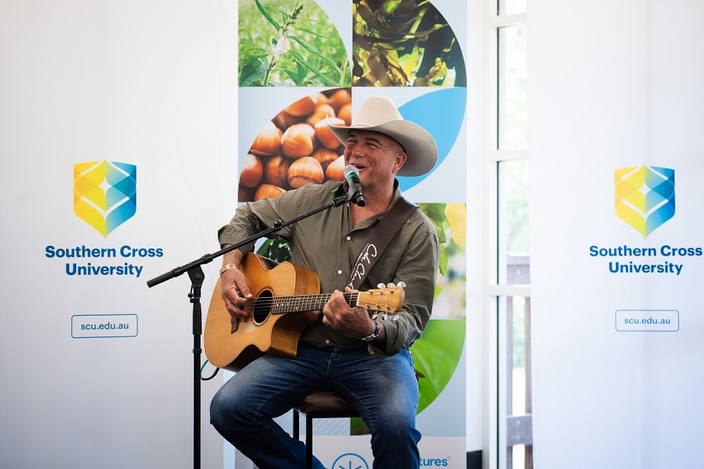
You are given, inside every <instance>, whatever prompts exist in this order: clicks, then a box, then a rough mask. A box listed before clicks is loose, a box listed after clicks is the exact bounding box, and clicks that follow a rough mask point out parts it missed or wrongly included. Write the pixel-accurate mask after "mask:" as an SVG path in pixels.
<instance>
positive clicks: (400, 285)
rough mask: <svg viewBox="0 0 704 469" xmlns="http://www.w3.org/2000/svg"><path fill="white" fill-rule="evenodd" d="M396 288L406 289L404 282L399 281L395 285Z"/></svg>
mask: <svg viewBox="0 0 704 469" xmlns="http://www.w3.org/2000/svg"><path fill="white" fill-rule="evenodd" d="M396 286H397V287H401V288H406V282H404V281H400V282H398V283H397V284H396Z"/></svg>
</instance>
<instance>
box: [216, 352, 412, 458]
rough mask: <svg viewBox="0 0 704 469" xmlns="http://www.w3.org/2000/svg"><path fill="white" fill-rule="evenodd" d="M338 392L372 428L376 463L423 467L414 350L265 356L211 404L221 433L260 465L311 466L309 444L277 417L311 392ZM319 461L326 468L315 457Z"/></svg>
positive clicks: (248, 368)
mask: <svg viewBox="0 0 704 469" xmlns="http://www.w3.org/2000/svg"><path fill="white" fill-rule="evenodd" d="M329 390H333V391H337V392H339V393H341V394H343V395H344V396H345V397H347V398H348V399H349V400H350V402H352V403H353V404H354V406H355V408H356V409H357V411H358V412H359V415H360V416H361V417H362V419H363V420H364V422H365V423H366V424H367V427H368V428H369V430H370V432H371V446H372V454H373V455H374V466H373V467H374V468H387V469H388V468H391V467H402V468H404V469H413V468H418V467H420V455H419V453H418V441H420V437H421V435H420V432H419V431H418V430H416V428H415V421H416V410H417V408H418V383H417V381H416V376H415V371H414V368H413V358H412V356H411V353H410V351H409V350H407V349H404V350H402V351H401V352H400V353H398V354H396V355H393V356H391V357H386V358H378V357H375V356H373V355H371V354H370V353H369V352H368V351H367V349H366V348H363V349H356V350H340V349H336V348H317V347H311V346H307V345H304V344H299V346H298V356H297V357H296V358H293V359H288V358H282V357H275V356H272V355H265V356H263V357H260V358H258V359H257V360H255V361H253V362H252V363H250V364H249V365H247V366H246V367H244V368H243V369H242V370H241V371H239V372H238V373H236V374H235V375H234V376H233V377H232V379H230V380H229V381H228V382H227V383H225V384H224V385H223V386H222V388H220V390H219V391H218V392H217V393H216V395H215V396H214V397H213V400H212V402H211V404H210V421H211V423H212V424H213V426H214V427H215V428H216V429H217V431H218V432H219V433H220V434H221V435H222V436H223V437H224V438H225V439H227V441H229V442H230V443H231V444H232V445H234V446H235V447H236V448H237V449H238V450H240V451H241V452H242V453H243V454H244V455H245V456H247V457H248V458H249V459H251V460H252V461H253V462H254V463H255V464H256V465H257V466H258V467H259V468H261V469H267V468H272V469H289V468H297V467H304V465H305V445H304V444H303V442H301V441H299V440H296V439H293V438H291V436H290V435H289V434H288V433H287V432H286V431H284V430H283V429H282V428H281V427H280V426H279V425H278V424H277V423H276V422H275V421H274V420H273V419H274V418H275V417H278V416H280V415H283V414H284V413H286V412H288V411H289V410H290V409H291V408H292V407H293V406H294V405H295V404H296V403H297V402H298V401H299V400H300V399H301V398H302V397H303V396H304V395H305V394H308V393H310V392H313V391H329ZM313 459H314V461H313V466H314V467H316V468H317V469H318V468H322V467H323V465H322V464H321V463H320V461H318V460H317V459H316V458H313Z"/></svg>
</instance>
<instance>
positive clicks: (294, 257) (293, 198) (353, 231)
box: [218, 181, 438, 356]
mask: <svg viewBox="0 0 704 469" xmlns="http://www.w3.org/2000/svg"><path fill="white" fill-rule="evenodd" d="M395 187H396V189H395V193H394V197H393V201H396V200H397V199H398V198H399V197H401V191H400V190H399V189H398V182H396V185H395ZM344 190H345V186H344V185H342V184H340V182H336V181H329V182H326V183H324V184H308V185H306V186H303V187H301V188H299V189H297V190H291V191H288V192H286V193H284V194H282V195H280V196H278V197H275V198H271V199H263V200H260V201H257V202H249V203H246V204H244V205H242V206H240V207H239V208H238V209H237V211H236V213H235V216H234V217H233V218H232V220H231V221H230V223H229V224H228V225H225V226H224V227H222V228H221V229H220V231H219V232H218V237H219V241H220V243H221V244H222V245H223V246H224V245H231V244H235V243H237V242H240V241H241V240H244V239H246V238H248V237H250V236H252V235H254V234H256V233H258V232H260V231H263V230H265V229H267V228H271V227H272V226H274V224H275V222H277V221H279V220H281V221H282V222H288V221H290V220H293V219H294V218H296V217H299V216H301V215H304V214H306V213H308V212H310V211H312V210H315V209H317V208H320V207H322V206H324V205H326V204H328V203H330V202H331V201H332V200H333V197H334V196H339V195H344ZM385 214H386V212H384V213H379V214H377V215H375V216H373V217H370V218H368V219H366V220H364V221H362V222H361V223H359V224H358V226H356V227H354V228H353V227H352V218H351V216H350V209H349V206H348V204H344V203H343V204H342V205H340V206H338V207H332V208H330V209H327V210H323V211H321V212H319V213H317V214H315V215H312V216H310V217H308V218H304V219H303V220H300V221H298V222H296V223H293V224H291V225H289V226H287V227H284V228H282V229H281V230H279V231H278V232H276V233H275V234H273V235H272V236H281V237H283V238H286V239H287V240H288V242H289V245H290V248H291V262H292V263H293V264H294V265H297V266H299V267H303V268H305V269H308V270H310V271H313V272H315V273H316V274H317V275H318V277H319V278H320V286H321V292H320V293H332V292H333V291H334V290H340V291H344V288H345V286H346V285H347V283H348V280H349V277H350V271H351V269H352V267H353V266H354V264H355V262H356V260H357V257H358V255H359V253H360V251H361V249H362V248H364V246H365V245H366V243H367V240H368V239H369V237H370V236H371V234H372V231H373V230H374V227H376V225H377V224H378V223H379V221H380V220H381V219H382V218H383V217H384V215H385ZM253 249H254V245H253V244H250V245H248V246H244V247H242V248H241V250H242V251H243V252H249V251H252V250H253ZM437 266H438V236H437V232H436V231H435V228H434V226H433V224H432V223H431V221H430V220H429V219H428V218H427V217H426V216H425V214H423V212H421V211H420V210H415V211H414V213H413V214H412V215H411V216H410V218H409V219H408V220H407V221H406V222H405V224H404V226H402V227H401V229H400V230H399V231H398V233H397V234H396V236H395V237H394V238H393V239H392V240H391V242H390V243H389V245H388V246H387V248H386V249H385V250H384V252H383V254H382V255H381V256H380V257H379V258H378V259H377V262H376V264H375V265H374V266H373V268H372V269H371V271H370V272H369V273H368V274H367V278H366V279H365V280H364V282H363V283H362V285H361V286H360V287H359V290H360V291H365V290H369V289H373V288H378V287H377V286H378V285H379V284H388V283H394V284H397V283H398V282H401V281H402V282H405V284H406V287H405V289H404V295H405V299H404V302H403V309H402V311H400V312H399V313H397V314H396V315H394V316H388V317H386V318H382V317H381V316H379V319H380V320H381V322H382V323H383V324H384V327H385V329H386V341H385V343H384V344H368V343H366V342H364V341H362V340H361V338H352V337H348V336H345V335H343V334H341V333H339V332H336V331H334V330H333V329H332V328H330V327H328V326H325V325H323V323H322V321H321V319H322V316H321V317H320V318H319V319H318V320H317V321H316V322H314V323H312V324H311V325H309V326H308V327H307V328H306V329H305V330H304V332H303V334H302V335H301V338H300V340H301V341H302V342H304V343H307V344H310V345H313V346H317V347H326V346H333V347H337V348H341V349H352V348H361V347H369V351H370V353H373V354H375V355H377V356H385V355H393V354H395V353H397V352H399V351H400V350H401V349H402V348H405V347H410V346H411V344H413V342H414V341H415V340H416V339H418V338H419V337H420V335H421V332H422V331H423V329H424V328H425V326H426V324H427V323H428V320H429V319H430V315H431V311H432V305H433V298H434V294H435V281H436V276H437V271H438V267H437Z"/></svg>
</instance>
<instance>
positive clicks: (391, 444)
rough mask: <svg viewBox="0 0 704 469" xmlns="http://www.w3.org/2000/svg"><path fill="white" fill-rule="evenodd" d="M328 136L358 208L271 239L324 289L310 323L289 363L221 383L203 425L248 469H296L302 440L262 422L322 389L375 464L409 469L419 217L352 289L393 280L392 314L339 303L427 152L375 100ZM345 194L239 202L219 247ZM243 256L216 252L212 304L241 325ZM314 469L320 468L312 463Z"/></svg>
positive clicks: (420, 321)
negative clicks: (219, 303)
mask: <svg viewBox="0 0 704 469" xmlns="http://www.w3.org/2000/svg"><path fill="white" fill-rule="evenodd" d="M330 129H331V130H332V131H333V132H334V133H335V135H336V136H337V138H338V139H339V140H340V141H341V142H342V143H344V144H345V151H344V159H345V164H346V165H354V166H355V167H356V169H357V170H358V173H359V181H360V185H361V187H362V191H363V194H364V196H365V198H366V204H363V206H360V205H355V204H353V203H348V204H346V205H341V206H340V207H334V208H332V209H329V210H324V211H322V212H320V213H318V214H316V215H314V216H311V217H308V218H305V219H303V220H301V221H299V222H298V223H294V224H292V225H289V226H288V227H286V228H284V229H283V230H281V231H279V232H278V233H277V234H278V235H279V236H283V237H284V238H286V239H288V241H289V245H290V248H291V262H292V263H293V264H294V265H297V266H300V267H303V268H305V269H308V270H311V271H313V272H315V273H317V275H318V276H319V278H320V284H321V292H323V293H331V295H330V299H329V301H328V302H327V303H326V304H325V306H324V308H323V311H322V314H321V315H320V316H319V317H318V320H317V321H315V322H313V323H312V324H310V325H309V326H308V327H307V328H306V329H305V330H304V331H303V333H302V335H301V337H300V338H299V342H298V351H297V356H296V357H295V358H284V357H280V356H274V355H271V354H267V355H264V356H262V357H260V358H257V359H256V360H254V361H253V362H251V363H249V364H248V365H247V366H245V367H244V368H243V369H242V370H241V371H239V372H238V373H236V374H235V376H234V377H233V378H232V379H230V380H229V381H228V382H227V383H225V384H224V385H223V387H222V388H221V389H220V390H219V391H218V393H217V394H216V395H215V396H214V398H213V401H212V404H211V422H212V424H213V425H214V426H215V428H216V429H217V430H218V431H219V432H220V433H221V434H222V435H223V436H224V437H225V438H226V439H227V440H228V441H229V442H230V443H232V444H233V445H234V446H235V447H237V448H238V449H239V450H240V451H241V452H242V453H243V454H245V455H246V456H247V457H249V458H250V459H251V460H252V461H254V463H255V464H256V465H257V467H259V468H262V469H264V468H272V469H282V468H284V469H288V468H294V467H303V464H304V461H305V446H304V444H303V443H302V442H300V441H298V440H295V439H293V438H291V437H290V436H289V434H288V433H287V432H285V431H284V430H283V429H282V428H281V427H280V426H279V425H277V424H276V422H274V420H273V418H275V417H278V416H280V415H282V414H284V413H286V412H287V411H289V410H290V409H291V408H292V407H293V406H294V405H295V404H296V403H297V402H298V401H299V400H300V399H301V398H302V397H303V396H304V395H306V394H308V393H310V392H314V391H323V390H334V391H337V392H339V393H341V394H343V395H344V396H345V397H346V398H347V399H348V400H349V401H350V402H351V403H352V404H353V405H354V406H355V408H356V409H357V411H358V412H359V414H360V416H361V417H362V419H363V420H364V422H365V423H366V425H367V427H368V428H369V430H370V433H371V446H372V453H373V455H374V467H375V468H387V469H388V468H392V467H402V468H404V469H411V468H417V467H419V466H420V456H419V452H418V446H417V445H418V441H419V440H420V437H421V435H420V432H418V430H417V429H416V428H415V416H416V410H417V406H418V383H417V381H416V376H415V371H414V368H413V358H412V356H411V353H410V351H409V347H410V346H411V345H412V344H413V342H414V341H415V340H416V339H418V338H419V337H420V335H421V333H422V331H423V328H424V327H425V326H426V324H427V322H428V320H429V318H430V314H431V309H432V304H433V298H434V290H435V280H436V274H437V265H438V238H437V233H436V231H435V228H434V227H433V225H432V223H431V222H430V221H429V220H428V218H427V217H426V216H425V215H424V214H423V213H422V212H421V211H420V210H417V209H416V210H414V212H413V213H412V214H411V215H410V218H408V220H407V221H406V222H405V223H404V224H403V226H402V227H401V228H400V229H399V231H398V233H397V234H396V235H395V236H394V237H393V238H392V239H391V241H390V243H389V244H388V246H387V247H386V249H385V250H384V251H383V253H381V255H380V256H379V258H378V260H377V261H376V263H375V264H374V266H373V268H372V269H371V270H370V271H369V272H368V273H367V277H366V278H365V279H364V282H363V283H362V284H361V286H360V287H359V290H360V291H364V290H368V289H372V288H377V285H378V284H379V283H383V284H388V283H390V282H391V283H398V282H401V281H403V282H405V283H406V285H407V287H406V289H405V292H404V294H405V300H404V302H403V303H404V304H403V308H402V310H401V311H400V312H398V313H397V314H396V315H394V316H393V317H387V318H384V317H383V316H382V317H378V318H376V319H374V318H373V317H372V315H371V314H370V312H369V311H367V310H366V309H364V308H360V307H354V308H353V307H350V306H349V304H348V303H347V301H346V300H345V299H344V296H343V294H342V293H341V292H342V291H344V290H345V287H346V286H348V285H349V284H350V279H351V278H352V277H351V273H352V269H353V266H354V265H355V263H356V261H357V259H358V255H359V253H360V250H361V249H362V248H363V247H364V246H365V244H366V242H367V240H368V239H369V237H370V235H371V233H372V232H373V231H374V228H375V227H376V226H377V225H378V224H379V222H380V220H381V219H383V218H384V217H385V215H386V214H387V212H388V211H389V209H390V208H391V207H392V204H393V203H394V202H396V201H397V200H398V199H399V198H400V197H401V193H400V190H399V189H398V182H397V181H396V179H395V177H396V175H401V176H419V175H422V174H425V173H427V172H428V171H430V169H432V168H433V166H434V165H435V162H436V161H437V146H436V144H435V141H434V140H433V138H432V136H431V135H430V134H429V133H428V132H427V131H426V130H425V129H423V128H422V127H420V126H419V125H417V124H415V123H412V122H410V121H406V120H404V119H403V118H402V117H401V115H400V113H399V112H398V111H397V109H396V107H395V106H394V104H393V102H392V101H391V100H390V99H388V98H385V97H370V98H368V99H367V100H366V101H364V103H363V104H362V106H361V107H360V109H359V112H358V117H357V118H356V119H355V122H354V123H353V124H352V125H351V126H349V127H344V126H339V127H338V126H332V125H330ZM346 190H347V184H346V183H344V184H343V183H340V182H337V181H329V182H326V183H324V184H321V185H315V184H308V185H306V186H303V187H301V188H299V189H296V190H292V191H288V192H286V193H284V194H282V195H280V196H278V197H276V198H272V199H264V200H261V201H258V202H253V203H249V204H246V205H243V206H241V207H240V208H239V209H238V210H237V212H236V214H235V216H234V217H233V219H232V221H231V222H230V223H229V224H228V225H226V226H225V227H223V228H222V229H221V230H220V231H219V239H220V242H221V244H222V245H223V246H227V245H231V244H234V243H235V242H238V241H240V240H242V239H245V238H247V237H248V236H251V235H253V234H255V233H257V232H259V231H262V230H263V229H266V228H269V227H271V226H272V225H273V224H274V222H276V221H277V220H284V221H287V220H291V219H293V218H295V217H297V216H299V215H302V214H305V213H308V212H310V211H312V210H313V209H315V208H318V207H321V206H323V205H325V204H326V203H328V202H330V201H331V200H332V199H333V197H335V196H340V195H344V194H345V191H346ZM252 249H253V246H247V247H245V248H242V250H239V249H235V250H233V251H230V252H229V253H227V254H226V255H225V256H223V257H224V259H223V267H222V269H221V284H222V296H223V300H224V301H225V304H226V307H227V309H228V311H229V312H230V314H231V315H232V317H233V318H235V319H239V320H244V319H246V318H247V315H248V313H247V312H245V311H244V310H243V305H244V304H245V302H246V301H247V298H251V297H252V293H251V291H250V290H249V287H248V286H247V280H246V278H245V276H244V273H243V272H242V271H241V270H240V265H241V261H242V259H243V256H244V253H245V252H248V251H251V250H252ZM314 465H315V467H317V468H321V467H323V466H322V464H321V463H320V462H319V461H318V460H317V459H315V460H314Z"/></svg>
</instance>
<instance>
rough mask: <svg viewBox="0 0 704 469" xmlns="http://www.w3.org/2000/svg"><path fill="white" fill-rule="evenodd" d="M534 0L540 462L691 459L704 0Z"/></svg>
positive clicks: (701, 255) (698, 327) (697, 356)
mask: <svg viewBox="0 0 704 469" xmlns="http://www.w3.org/2000/svg"><path fill="white" fill-rule="evenodd" d="M533 6H534V5H531V13H530V28H531V37H530V41H531V43H530V50H531V51H534V52H533V53H531V54H530V57H529V63H530V66H531V72H532V73H531V77H536V76H537V77H539V78H540V79H537V78H536V79H534V80H533V81H531V85H530V90H531V95H530V96H529V101H530V103H531V105H530V110H531V115H530V116H529V118H530V121H531V129H532V130H534V132H533V133H531V143H530V149H531V157H530V164H531V168H530V169H531V188H532V199H531V209H532V217H531V222H532V224H533V230H532V235H531V236H532V243H533V244H532V246H533V247H532V253H531V254H532V256H531V257H532V259H531V279H532V282H533V287H532V288H533V289H532V301H533V303H532V307H533V318H534V323H533V360H534V375H533V383H534V389H533V399H534V405H533V412H534V414H533V422H534V428H533V430H534V434H533V436H534V445H535V464H536V467H540V468H544V469H552V468H554V469H561V468H564V467H575V468H593V467H599V468H662V467H694V466H697V465H699V464H700V463H699V461H700V459H701V458H700V456H699V454H698V450H697V448H698V444H699V443H698V439H699V437H698V435H699V433H700V432H699V428H700V423H699V422H700V421H701V419H702V417H704V406H702V404H701V396H700V392H699V389H700V387H701V384H702V379H701V373H700V372H699V371H698V370H699V369H700V361H701V357H702V356H704V342H702V340H701V331H702V330H704V314H702V308H701V305H700V303H701V301H700V298H699V290H700V289H701V287H700V285H701V279H702V276H703V275H704V242H703V240H704V225H703V224H702V221H701V207H700V203H699V200H700V199H701V179H702V177H704V165H703V163H702V161H703V160H702V151H703V150H704V140H703V137H702V133H701V132H700V130H699V129H698V124H695V123H700V122H703V121H704V115H703V114H702V106H701V103H702V100H703V99H704V94H703V93H702V91H701V86H700V83H701V81H702V79H704V67H703V66H702V64H701V63H700V61H698V60H696V59H695V57H698V55H699V52H698V46H696V44H698V38H697V36H696V33H695V30H696V27H697V26H696V22H697V21H696V19H695V18H701V16H702V15H703V14H704V8H703V7H702V5H700V4H698V3H696V2H686V1H676V2H674V3H673V2H664V1H653V2H648V3H643V4H640V3H638V4H637V3H634V2H631V3H629V4H627V5H626V4H624V5H620V6H618V7H616V8H615V9H614V7H615V5H614V4H613V3H610V2H597V4H593V5H590V6H589V8H587V9H586V11H585V9H584V8H583V7H584V5H583V4H582V3H577V2H568V3H567V4H565V3H564V2H548V3H547V4H544V5H537V6H536V8H535V9H534V8H533ZM605 9H608V10H609V12H610V13H609V15H608V16H609V17H610V18H615V17H620V18H626V17H628V18H629V21H626V22H619V24H618V25H617V24H615V23H612V22H611V20H610V19H608V18H607V17H605V16H604V15H603V12H604V11H605ZM576 11H580V13H582V14H583V15H584V19H585V21H582V22H577V23H575V22H570V23H569V24H567V23H564V24H563V23H560V22H559V21H555V20H554V19H555V17H556V16H555V15H557V16H558V17H559V15H561V14H567V12H569V13H570V14H573V13H574V12H576ZM587 19H588V21H587ZM595 31H598V32H599V33H598V35H595V34H594V32H595ZM585 38H589V40H588V41H586V40H585ZM592 39H593V40H592ZM577 50H579V51H580V53H579V54H575V53H574V52H575V51H577ZM624 57H629V60H624ZM558 68H559V72H558Z"/></svg>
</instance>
